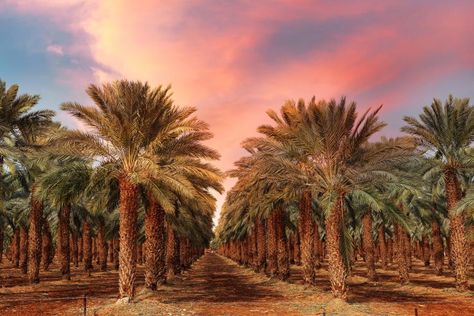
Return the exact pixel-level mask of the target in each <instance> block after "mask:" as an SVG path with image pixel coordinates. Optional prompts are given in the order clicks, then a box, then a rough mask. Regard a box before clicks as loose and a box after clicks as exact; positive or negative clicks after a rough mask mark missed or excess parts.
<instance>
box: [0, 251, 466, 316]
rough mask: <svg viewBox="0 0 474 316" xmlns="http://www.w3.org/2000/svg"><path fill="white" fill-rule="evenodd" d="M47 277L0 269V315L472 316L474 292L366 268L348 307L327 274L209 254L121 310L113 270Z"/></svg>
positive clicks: (422, 272)
mask: <svg viewBox="0 0 474 316" xmlns="http://www.w3.org/2000/svg"><path fill="white" fill-rule="evenodd" d="M51 270H52V271H51V272H44V273H42V283H41V284H39V285H33V286H31V285H28V282H27V279H26V276H24V275H22V274H20V273H19V271H18V270H17V269H13V268H11V267H8V266H5V265H4V266H2V269H1V270H0V313H1V314H2V315H83V295H84V294H87V307H88V308H87V315H261V314H264V315H323V314H326V315H415V309H416V310H417V313H418V315H420V316H422V315H465V316H467V315H474V291H472V290H473V289H472V287H471V291H470V292H468V293H466V294H460V293H458V292H456V291H455V290H454V289H453V288H452V287H453V277H452V275H451V274H450V273H446V275H445V276H435V275H434V273H433V271H432V269H431V268H429V267H428V268H425V267H423V266H422V265H421V262H418V261H416V262H415V264H414V267H413V272H412V273H411V274H410V277H411V283H410V284H409V285H405V286H400V285H399V284H398V276H397V271H396V270H395V269H394V268H392V269H391V270H389V271H382V270H380V269H378V270H377V271H378V272H379V282H377V283H372V282H367V279H366V278H365V277H364V275H365V269H364V266H363V263H362V262H360V263H358V264H357V265H356V266H355V268H354V270H353V273H352V275H351V276H350V277H349V286H350V289H349V293H350V294H349V304H346V303H344V302H340V301H337V300H333V299H332V297H331V295H330V291H329V281H328V278H327V273H326V271H325V269H321V270H319V272H318V280H317V281H318V285H317V286H316V287H315V288H306V287H305V286H303V285H302V284H301V283H302V281H301V279H302V278H301V276H302V271H301V267H297V266H292V271H291V272H292V276H291V278H290V280H289V281H288V282H281V281H277V280H272V279H269V278H267V277H265V276H264V275H261V274H256V273H254V272H253V271H251V270H250V269H246V268H242V267H239V266H238V265H236V264H235V263H233V262H232V261H230V260H229V259H226V258H223V257H220V256H218V255H216V254H206V255H205V256H203V257H202V258H201V259H200V260H198V261H197V262H196V263H195V264H194V265H193V268H192V269H191V270H190V271H187V272H185V273H183V274H182V275H180V276H177V277H176V279H175V280H174V281H173V282H172V283H171V284H168V285H165V286H162V287H160V288H159V290H158V291H157V292H155V293H152V292H149V291H147V290H145V289H143V270H142V268H140V269H139V274H138V280H137V281H138V295H137V298H136V303H134V304H130V305H126V306H125V305H119V304H115V302H116V298H117V292H118V285H117V273H116V272H115V271H111V272H106V273H99V272H94V273H92V274H91V276H88V275H87V274H85V273H83V272H81V271H79V270H78V269H73V274H72V281H62V280H60V276H59V273H58V269H57V267H56V266H53V267H52V269H51Z"/></svg>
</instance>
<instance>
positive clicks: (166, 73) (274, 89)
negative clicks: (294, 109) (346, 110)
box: [0, 0, 474, 204]
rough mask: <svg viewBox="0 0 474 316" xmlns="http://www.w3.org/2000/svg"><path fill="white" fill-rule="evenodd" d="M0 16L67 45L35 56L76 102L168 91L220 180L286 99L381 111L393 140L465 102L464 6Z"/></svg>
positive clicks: (6, 6) (94, 8)
mask: <svg viewBox="0 0 474 316" xmlns="http://www.w3.org/2000/svg"><path fill="white" fill-rule="evenodd" d="M2 12H3V14H7V13H8V14H14V15H17V16H19V17H24V18H25V19H26V18H28V17H30V16H35V17H39V18H40V19H42V20H41V21H45V22H44V23H45V24H46V23H47V24H48V27H49V26H51V28H52V29H53V30H54V28H57V29H58V30H61V32H62V33H65V34H66V35H67V40H65V39H64V38H62V37H59V38H56V37H55V36H54V35H48V34H51V31H48V32H49V33H48V32H46V33H45V34H46V35H45V37H44V40H43V41H44V52H45V54H48V56H50V57H48V58H49V59H48V60H49V61H50V62H51V65H50V67H51V68H52V73H53V74H54V76H55V78H54V81H55V82H56V83H59V84H61V85H63V86H64V87H67V89H69V90H70V91H72V92H71V93H70V98H74V97H76V96H79V98H80V100H77V101H81V102H87V99H86V98H85V94H84V93H83V91H84V89H85V87H86V85H87V84H88V83H89V82H102V81H107V80H111V79H116V78H127V79H133V80H135V79H137V80H142V81H148V82H150V84H152V85H157V84H165V85H167V84H172V87H173V91H174V97H175V100H176V102H177V103H179V104H184V105H194V106H196V107H197V108H198V109H199V111H198V115H199V117H200V118H201V119H203V120H205V121H207V122H208V123H209V124H210V126H211V128H212V131H213V132H214V134H215V138H214V139H213V140H212V141H210V144H211V145H212V146H213V147H215V148H217V149H218V150H219V151H220V153H221V154H222V159H221V161H219V162H218V163H217V165H218V166H219V167H220V168H222V169H223V170H227V169H229V168H231V167H232V162H233V161H235V160H237V159H238V158H239V157H240V155H242V153H243V152H242V151H241V149H240V147H239V144H240V142H241V141H242V140H243V139H244V138H245V137H248V136H252V135H254V134H255V129H256V127H257V126H258V125H260V124H262V123H264V122H265V121H266V117H265V110H266V109H268V108H273V109H278V107H279V106H280V105H282V104H283V103H284V101H285V100H286V99H295V98H300V97H303V98H305V99H309V98H310V97H311V96H313V95H316V97H321V98H323V97H324V98H330V97H336V98H338V97H339V96H341V95H347V96H348V98H350V99H354V100H355V101H356V102H358V104H359V105H360V107H361V108H366V107H368V106H377V105H379V104H382V103H383V104H384V109H383V114H382V117H383V119H385V120H386V121H388V123H389V124H390V126H389V128H387V133H390V134H394V133H397V131H398V129H399V127H400V125H401V124H402V123H401V122H402V116H403V115H406V114H409V115H415V114H417V113H418V112H419V111H420V107H421V106H423V105H425V104H428V103H429V102H430V101H431V99H432V98H433V97H440V98H445V97H446V96H447V95H448V94H449V93H455V94H462V95H460V96H472V95H473V94H474V85H473V83H474V71H473V70H474V69H473V68H474V36H473V35H474V20H473V19H472V17H471V15H472V12H474V2H471V1H453V2H449V3H448V2H444V1H416V2H413V1H383V2H382V1H360V2H359V1H357V4H356V2H350V4H347V2H345V1H344V2H342V1H303V0H299V1H211V0H198V1H116V0H105V1H88V0H70V1H60V0H55V1H40V0H33V1H31V0H30V1H26V0H25V1H21V0H18V1H11V0H7V1H6V2H4V3H3V4H0V17H1V15H2ZM48 30H49V28H48ZM65 59H67V61H68V62H62V63H54V60H62V61H64V60H65ZM78 63H79V64H80V66H78ZM0 70H1V68H0ZM5 79H8V78H5ZM66 98H67V96H66ZM66 100H68V99H66ZM69 100H70V99H69ZM74 100H75V99H74ZM64 101H65V100H64ZM60 117H61V118H62V119H64V120H66V121H67V120H68V119H67V118H66V117H65V116H64V115H61V116H60ZM231 183H232V181H231V180H226V187H227V188H229V187H230V185H231ZM222 200H223V197H219V204H220V203H222Z"/></svg>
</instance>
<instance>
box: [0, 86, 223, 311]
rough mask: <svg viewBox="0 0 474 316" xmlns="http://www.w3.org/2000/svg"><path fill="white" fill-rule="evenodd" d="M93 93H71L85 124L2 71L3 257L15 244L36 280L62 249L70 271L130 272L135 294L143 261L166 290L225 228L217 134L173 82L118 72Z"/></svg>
mask: <svg viewBox="0 0 474 316" xmlns="http://www.w3.org/2000/svg"><path fill="white" fill-rule="evenodd" d="M87 93H88V95H89V96H90V98H91V99H92V101H93V102H94V104H95V105H94V106H83V105H80V104H77V103H64V104H62V105H61V108H62V110H64V111H66V112H67V113H69V114H70V115H72V116H73V117H75V118H76V119H77V120H78V121H79V122H80V123H81V124H82V126H83V128H82V129H81V130H78V129H75V130H70V129H67V128H66V127H64V126H61V125H60V124H59V123H57V122H54V115H55V113H54V112H53V111H50V110H36V111H35V110H34V109H33V108H34V107H35V106H36V104H37V103H38V100H39V97H38V96H31V95H18V86H16V85H13V86H11V87H9V88H7V86H6V84H5V83H4V82H2V81H0V134H1V135H0V136H1V137H0V158H1V159H0V163H1V167H0V170H1V171H2V174H1V178H0V188H1V190H0V201H1V204H0V205H1V207H0V260H1V258H2V256H3V253H4V250H5V252H6V254H7V257H8V258H9V259H10V260H11V262H12V263H13V265H14V266H15V267H18V268H19V271H21V272H23V273H25V274H27V275H28V279H29V281H30V282H31V283H38V282H40V278H41V273H40V268H41V262H42V268H43V269H44V270H48V269H49V265H50V264H51V262H52V260H53V256H55V258H56V259H57V260H58V262H59V264H60V270H61V274H62V276H63V278H64V279H70V275H71V272H70V267H71V264H74V265H75V266H78V265H79V263H80V262H81V263H82V266H83V269H84V270H85V271H89V272H90V271H91V269H92V268H93V260H96V262H97V264H98V265H99V267H100V269H101V270H106V269H107V260H110V261H111V262H113V263H114V266H115V267H116V268H117V269H118V272H119V291H120V297H121V300H122V301H125V302H128V301H130V300H131V299H133V297H134V295H135V291H136V286H135V278H136V266H137V262H138V263H142V262H143V263H144V265H145V286H146V287H147V288H150V289H152V290H156V288H157V286H158V285H159V284H162V283H164V282H166V279H170V278H173V275H174V273H177V272H179V271H180V270H182V269H186V268H189V266H190V265H191V263H192V262H193V261H194V260H196V259H197V258H198V257H199V256H200V255H202V254H203V252H204V249H205V248H206V247H208V246H209V243H210V241H211V239H212V238H213V232H212V217H213V214H214V211H215V198H214V197H213V196H212V195H211V193H210V191H211V190H215V191H218V192H222V191H223V188H222V185H221V181H222V178H223V175H222V173H221V172H220V171H219V170H218V169H216V168H215V167H214V166H212V164H210V163H209V161H211V160H214V159H218V158H219V154H218V153H217V152H216V151H215V150H213V149H211V148H209V147H207V146H205V145H204V144H203V141H205V140H208V139H210V138H211V137H212V134H211V133H210V132H209V129H208V126H207V124H206V123H204V122H202V121H200V120H199V119H197V118H196V117H195V116H194V113H195V111H196V109H195V108H192V107H178V106H176V105H174V104H173V101H172V99H171V93H170V91H169V88H163V87H158V88H155V89H152V88H150V87H149V86H148V85H147V84H142V83H140V82H129V81H116V82H113V83H111V84H104V85H103V86H101V87H98V86H95V85H91V86H89V88H88V89H87Z"/></svg>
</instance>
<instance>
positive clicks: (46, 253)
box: [41, 219, 53, 271]
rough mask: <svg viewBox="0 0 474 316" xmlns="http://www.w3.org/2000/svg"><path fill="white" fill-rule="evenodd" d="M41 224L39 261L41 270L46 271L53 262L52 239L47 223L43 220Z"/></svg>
mask: <svg viewBox="0 0 474 316" xmlns="http://www.w3.org/2000/svg"><path fill="white" fill-rule="evenodd" d="M43 222H44V224H43V236H42V238H43V241H42V254H41V259H42V261H43V270H44V271H48V270H49V265H50V264H51V263H52V262H53V237H52V236H51V231H50V229H49V223H48V221H47V220H46V219H45V220H44V221H43Z"/></svg>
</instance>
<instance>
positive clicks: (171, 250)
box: [166, 223, 178, 280]
mask: <svg viewBox="0 0 474 316" xmlns="http://www.w3.org/2000/svg"><path fill="white" fill-rule="evenodd" d="M166 237H167V238H166V280H173V279H174V277H175V273H176V261H177V257H178V252H177V251H176V250H177V249H176V248H177V247H176V244H177V242H176V238H177V237H176V235H175V232H174V230H173V226H172V225H171V224H170V223H166Z"/></svg>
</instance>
